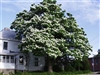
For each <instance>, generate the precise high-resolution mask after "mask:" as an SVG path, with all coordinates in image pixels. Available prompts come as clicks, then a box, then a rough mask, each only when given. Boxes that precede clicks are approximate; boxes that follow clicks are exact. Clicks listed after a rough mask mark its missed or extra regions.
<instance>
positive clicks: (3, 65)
mask: <svg viewBox="0 0 100 75" xmlns="http://www.w3.org/2000/svg"><path fill="white" fill-rule="evenodd" d="M6 34H7V35H6ZM14 37H15V32H14V31H10V30H2V31H1V32H0V55H1V56H14V62H13V63H11V58H9V61H10V62H3V61H0V72H3V73H4V72H5V73H8V72H12V73H14V71H15V70H18V71H23V70H27V71H42V70H43V69H44V66H45V58H44V57H38V56H34V55H33V53H29V54H27V55H28V59H26V57H25V55H24V54H23V53H21V52H20V50H19V49H18V44H19V43H20V41H18V40H16V39H15V38H14ZM4 42H8V48H7V50H4V49H3V43H4ZM20 56H24V59H23V60H24V62H23V64H20V63H19V60H20V59H19V57H20ZM35 57H37V58H38V59H39V61H38V62H39V63H38V66H35V65H34V62H35V60H34V58H35ZM6 58H7V57H6ZM2 59H3V57H2ZM26 60H27V62H26ZM5 61H7V60H5Z"/></svg>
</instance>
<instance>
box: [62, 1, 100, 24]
mask: <svg viewBox="0 0 100 75" xmlns="http://www.w3.org/2000/svg"><path fill="white" fill-rule="evenodd" d="M61 3H62V8H63V9H66V12H70V13H72V14H74V16H75V17H76V18H77V19H82V20H83V21H87V22H89V23H91V24H94V23H95V22H96V21H98V20H100V3H99V2H98V1H97V0H95V1H94V0H81V1H80V0H77V1H76V0H72V1H69V0H67V1H64V0H63V1H62V2H61Z"/></svg>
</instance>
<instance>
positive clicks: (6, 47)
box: [3, 42, 8, 50]
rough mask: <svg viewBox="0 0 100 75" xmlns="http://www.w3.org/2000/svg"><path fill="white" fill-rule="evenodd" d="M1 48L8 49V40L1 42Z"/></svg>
mask: <svg viewBox="0 0 100 75" xmlns="http://www.w3.org/2000/svg"><path fill="white" fill-rule="evenodd" d="M3 49H4V50H7V49H8V42H4V43H3Z"/></svg>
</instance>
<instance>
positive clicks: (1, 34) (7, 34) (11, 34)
mask: <svg viewBox="0 0 100 75" xmlns="http://www.w3.org/2000/svg"><path fill="white" fill-rule="evenodd" d="M15 36H16V33H15V31H12V30H10V29H8V28H4V29H3V30H2V31H0V38H2V39H15Z"/></svg>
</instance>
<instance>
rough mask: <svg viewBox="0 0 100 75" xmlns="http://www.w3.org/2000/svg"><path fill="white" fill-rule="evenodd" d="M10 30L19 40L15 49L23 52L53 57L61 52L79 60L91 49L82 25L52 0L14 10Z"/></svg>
mask: <svg viewBox="0 0 100 75" xmlns="http://www.w3.org/2000/svg"><path fill="white" fill-rule="evenodd" d="M11 29H14V30H15V32H16V34H17V35H16V38H17V39H19V40H22V42H21V43H20V45H19V48H20V50H21V51H23V52H33V54H34V55H39V56H41V55H43V56H48V57H50V58H55V59H56V58H57V57H58V56H63V55H69V56H71V57H74V58H75V59H81V58H82V57H83V56H88V55H89V51H91V46H90V44H89V41H88V38H87V37H86V34H85V31H84V30H83V28H80V27H79V25H78V24H77V22H76V20H75V18H74V17H73V16H72V14H70V13H66V11H65V10H62V9H61V4H56V0H43V2H40V4H32V5H31V6H30V10H29V11H27V10H23V11H22V12H20V13H18V14H17V15H16V19H15V20H14V21H13V22H12V25H11ZM23 38H24V39H23Z"/></svg>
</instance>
